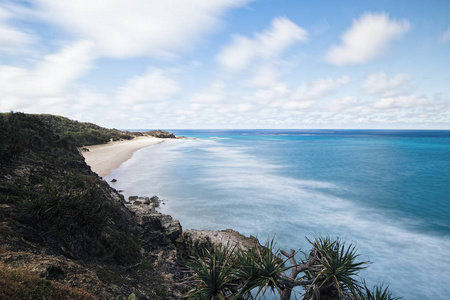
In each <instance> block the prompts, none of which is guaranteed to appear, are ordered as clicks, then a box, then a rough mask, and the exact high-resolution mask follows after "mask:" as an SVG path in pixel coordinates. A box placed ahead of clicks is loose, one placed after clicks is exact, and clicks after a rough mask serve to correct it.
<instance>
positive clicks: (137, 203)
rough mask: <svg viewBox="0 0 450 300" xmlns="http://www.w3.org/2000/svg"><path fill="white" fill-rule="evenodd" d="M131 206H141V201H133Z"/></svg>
mask: <svg viewBox="0 0 450 300" xmlns="http://www.w3.org/2000/svg"><path fill="white" fill-rule="evenodd" d="M133 204H134V205H141V204H142V202H141V201H134V202H133Z"/></svg>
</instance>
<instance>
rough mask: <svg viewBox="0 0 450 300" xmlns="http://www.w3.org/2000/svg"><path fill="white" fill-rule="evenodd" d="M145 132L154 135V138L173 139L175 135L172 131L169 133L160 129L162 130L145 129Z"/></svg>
mask: <svg viewBox="0 0 450 300" xmlns="http://www.w3.org/2000/svg"><path fill="white" fill-rule="evenodd" d="M145 134H148V135H151V136H154V137H156V138H161V139H175V138H176V136H175V135H174V134H173V133H170V132H167V131H162V130H152V131H147V132H145Z"/></svg>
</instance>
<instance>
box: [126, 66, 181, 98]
mask: <svg viewBox="0 0 450 300" xmlns="http://www.w3.org/2000/svg"><path fill="white" fill-rule="evenodd" d="M169 73H170V72H168V71H165V70H161V69H152V68H151V69H149V70H147V72H146V73H145V74H143V75H141V76H135V77H132V78H130V79H128V80H127V82H126V84H125V86H123V87H121V88H119V90H118V93H117V100H118V102H119V104H125V105H132V104H138V103H142V102H153V101H163V100H167V99H169V98H170V97H172V96H174V95H175V94H176V93H177V92H178V90H179V86H178V83H177V82H176V81H175V80H174V79H172V78H171V77H170V74H169Z"/></svg>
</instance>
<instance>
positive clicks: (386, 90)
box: [363, 72, 412, 97]
mask: <svg viewBox="0 0 450 300" xmlns="http://www.w3.org/2000/svg"><path fill="white" fill-rule="evenodd" d="M411 78H412V76H411V75H410V74H397V75H395V76H394V77H392V78H391V79H389V78H388V76H387V75H386V73H383V72H380V73H375V74H371V75H369V77H368V78H367V79H366V81H365V82H364V86H363V91H364V93H366V94H372V95H379V96H384V97H389V96H393V95H396V94H398V93H399V88H401V87H402V86H403V85H404V84H405V83H406V82H408V81H409V80H411Z"/></svg>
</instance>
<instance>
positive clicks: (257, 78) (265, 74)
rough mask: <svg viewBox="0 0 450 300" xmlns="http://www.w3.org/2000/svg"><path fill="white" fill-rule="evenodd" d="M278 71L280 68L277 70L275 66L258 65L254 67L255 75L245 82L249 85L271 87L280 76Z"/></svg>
mask: <svg viewBox="0 0 450 300" xmlns="http://www.w3.org/2000/svg"><path fill="white" fill-rule="evenodd" d="M278 73H279V70H276V69H275V68H274V67H273V66H269V65H263V66H257V67H255V69H254V75H253V76H252V77H250V78H249V79H248V80H247V81H246V82H245V84H246V86H248V87H255V88H263V87H270V86H272V85H273V84H274V83H276V82H277V79H278V76H279V74H278Z"/></svg>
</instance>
